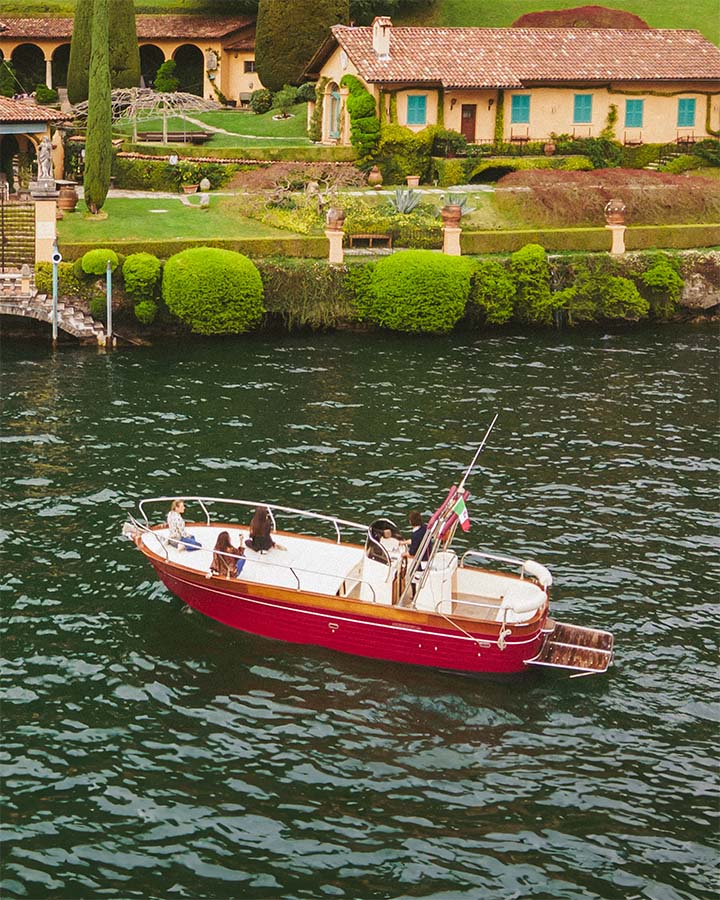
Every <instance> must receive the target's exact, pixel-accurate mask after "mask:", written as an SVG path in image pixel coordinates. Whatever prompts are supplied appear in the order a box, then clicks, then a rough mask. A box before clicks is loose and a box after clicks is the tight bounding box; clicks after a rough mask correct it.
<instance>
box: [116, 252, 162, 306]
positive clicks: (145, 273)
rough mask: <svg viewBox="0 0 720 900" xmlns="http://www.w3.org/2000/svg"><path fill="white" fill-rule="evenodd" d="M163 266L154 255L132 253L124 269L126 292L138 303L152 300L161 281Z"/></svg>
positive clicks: (124, 264)
mask: <svg viewBox="0 0 720 900" xmlns="http://www.w3.org/2000/svg"><path fill="white" fill-rule="evenodd" d="M161 269H162V265H161V263H160V260H159V259H158V258H157V256H153V255H152V253H131V254H130V256H128V258H127V259H126V260H125V262H124V263H123V267H122V273H123V280H124V281H125V290H126V291H127V292H128V294H130V296H131V297H132V298H133V299H134V300H135V301H136V302H138V303H139V302H141V301H143V300H152V298H153V297H154V296H155V292H156V290H157V287H158V283H159V281H160V272H161Z"/></svg>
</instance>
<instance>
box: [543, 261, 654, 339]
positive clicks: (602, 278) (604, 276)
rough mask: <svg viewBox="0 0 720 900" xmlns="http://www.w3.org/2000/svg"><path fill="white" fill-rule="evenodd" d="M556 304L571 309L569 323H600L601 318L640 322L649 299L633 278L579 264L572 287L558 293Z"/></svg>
mask: <svg viewBox="0 0 720 900" xmlns="http://www.w3.org/2000/svg"><path fill="white" fill-rule="evenodd" d="M553 300H554V305H555V306H556V307H560V308H564V309H565V310H566V311H567V315H568V322H569V324H570V325H575V324H577V323H578V322H597V321H599V320H601V319H609V320H613V319H623V320H625V321H633V322H634V321H637V320H638V319H642V318H645V317H646V316H647V313H648V308H649V305H648V302H647V300H644V299H643V298H642V297H641V296H640V293H639V292H638V289H637V287H636V286H635V283H634V282H632V281H631V280H630V279H629V278H623V277H620V276H617V275H611V274H608V273H606V272H602V271H598V270H590V269H588V267H587V266H584V265H579V266H577V267H576V269H575V273H574V281H573V284H572V286H571V287H569V288H566V289H565V290H564V291H560V292H559V293H557V294H555V296H554V298H553Z"/></svg>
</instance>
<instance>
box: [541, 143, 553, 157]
mask: <svg viewBox="0 0 720 900" xmlns="http://www.w3.org/2000/svg"><path fill="white" fill-rule="evenodd" d="M555 149H556V148H555V142H554V141H547V143H546V144H545V146H544V147H543V153H544V154H545V156H554V155H555Z"/></svg>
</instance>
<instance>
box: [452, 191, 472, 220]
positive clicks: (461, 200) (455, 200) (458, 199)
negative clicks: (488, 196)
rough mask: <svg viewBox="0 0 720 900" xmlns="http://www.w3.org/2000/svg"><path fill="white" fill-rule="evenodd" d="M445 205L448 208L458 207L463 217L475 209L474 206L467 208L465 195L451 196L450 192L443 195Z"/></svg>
mask: <svg viewBox="0 0 720 900" xmlns="http://www.w3.org/2000/svg"><path fill="white" fill-rule="evenodd" d="M445 203H446V204H447V205H448V206H459V207H460V213H461V215H463V216H466V215H467V214H468V213H471V212H473V211H474V209H475V207H474V206H468V198H467V194H453V193H452V191H451V192H449V193H447V194H446V195H445Z"/></svg>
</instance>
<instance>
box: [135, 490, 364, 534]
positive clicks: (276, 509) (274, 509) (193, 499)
mask: <svg viewBox="0 0 720 900" xmlns="http://www.w3.org/2000/svg"><path fill="white" fill-rule="evenodd" d="M173 500H182V501H183V502H184V503H199V504H200V508H201V509H202V511H203V513H204V515H205V518H206V521H207V524H208V525H210V524H211V521H210V512H209V510H208V509H207V506H206V505H205V504H208V503H222V504H226V505H228V506H240V507H247V508H248V509H255V508H256V507H258V506H264V507H265V508H266V509H267V510H268V511H269V512H270V517H271V519H272V523H273V527H275V523H276V513H289V514H290V515H295V516H303V517H304V518H307V519H317V520H319V521H322V522H329V523H330V524H331V525H333V526H334V528H335V534H336V539H337V541H336V542H337V543H338V544H339V543H340V541H341V535H340V526H341V525H342V526H344V527H345V528H357V529H360V530H361V531H363V532H365V531H367V525H363V524H360V523H359V522H350V521H348V520H346V519H339V518H338V517H337V516H327V515H324V514H323V513H315V512H310V511H309V510H306V509H294V508H293V507H291V506H279V505H278V504H276V503H258V502H257V501H255V500H228V499H227V498H225V497H197V496H184V497H182V496H181V497H148V498H146V499H144V500H141V501H140V503H139V504H138V508H139V510H140V512H141V513H142V516H143V518H144V519H145V523H146V524H147V525H148V526H149V519H148V515H147V512H146V506H147V505H149V504H152V503H172V501H173Z"/></svg>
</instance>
